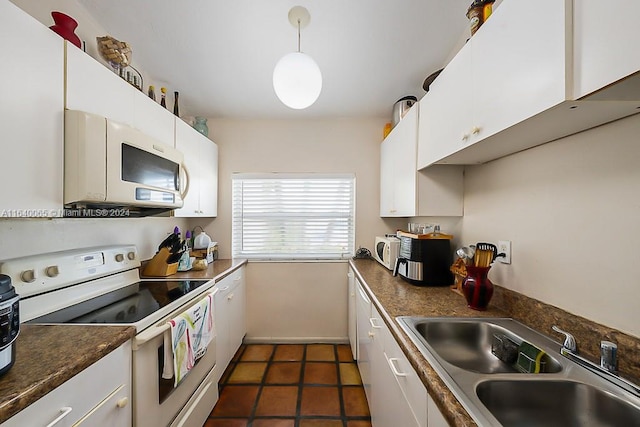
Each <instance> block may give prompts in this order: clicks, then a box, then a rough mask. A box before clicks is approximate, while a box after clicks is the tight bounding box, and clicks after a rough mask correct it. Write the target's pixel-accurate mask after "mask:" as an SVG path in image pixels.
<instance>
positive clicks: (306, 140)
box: [191, 118, 407, 341]
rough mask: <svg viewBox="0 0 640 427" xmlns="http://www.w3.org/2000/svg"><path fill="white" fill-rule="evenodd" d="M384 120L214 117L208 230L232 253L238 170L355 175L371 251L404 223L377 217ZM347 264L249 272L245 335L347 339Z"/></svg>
mask: <svg viewBox="0 0 640 427" xmlns="http://www.w3.org/2000/svg"><path fill="white" fill-rule="evenodd" d="M385 121H386V120H385V118H379V119H337V120H299V121H284V120H282V121H278V120H271V121H267V120H230V119H225V120H209V122H208V126H209V136H210V137H211V138H212V139H213V140H214V141H215V142H216V143H217V144H218V149H219V158H220V162H219V168H220V169H219V184H218V187H219V188H218V194H219V201H218V203H219V205H218V217H217V218H216V219H215V220H213V221H210V222H209V223H206V222H205V221H204V220H192V221H191V225H192V226H195V225H201V226H204V227H205V230H206V231H207V234H209V235H210V236H211V237H212V238H213V239H214V240H216V241H218V242H219V250H220V255H221V257H223V258H228V257H230V256H231V174H232V173H233V172H320V173H354V174H355V175H356V197H357V201H356V247H359V246H363V247H366V248H368V249H370V250H372V249H373V242H374V239H375V236H376V235H381V234H384V233H387V232H393V231H395V230H396V229H397V228H401V227H402V225H403V224H406V222H407V221H406V219H395V220H383V219H381V218H380V217H379V216H378V212H379V192H380V182H379V168H380V166H379V165H380V154H379V144H380V142H381V141H382V129H383V126H384V123H385ZM346 274H347V267H346V264H345V263H251V264H249V269H248V274H247V276H248V280H247V283H248V293H247V294H248V305H249V309H248V316H249V317H248V338H255V337H269V338H270V339H272V340H276V341H277V340H289V341H292V340H296V339H300V338H305V337H306V338H309V337H314V338H316V339H330V338H335V337H343V338H345V337H346V336H347V328H346V317H347V311H346V310H347V306H346V301H347V276H346Z"/></svg>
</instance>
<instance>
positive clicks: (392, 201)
mask: <svg viewBox="0 0 640 427" xmlns="http://www.w3.org/2000/svg"><path fill="white" fill-rule="evenodd" d="M422 113H423V112H422V110H421V105H419V104H416V105H414V106H413V107H411V109H410V110H409V111H408V112H407V114H406V115H405V117H404V118H403V119H402V121H401V122H400V123H398V125H396V127H395V128H394V129H393V131H391V133H390V134H389V135H388V136H387V138H386V139H385V140H384V141H383V142H382V144H381V146H380V216H381V217H412V216H460V215H462V209H463V207H462V206H463V204H462V202H463V191H464V188H463V170H462V168H460V167H457V166H446V165H444V166H436V167H431V168H428V169H425V170H421V171H418V170H416V156H417V149H418V148H417V144H418V122H419V120H421V119H419V117H421V116H422Z"/></svg>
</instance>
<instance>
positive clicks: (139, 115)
mask: <svg viewBox="0 0 640 427" xmlns="http://www.w3.org/2000/svg"><path fill="white" fill-rule="evenodd" d="M121 80H122V79H121ZM123 82H124V81H123ZM131 89H133V123H132V125H133V127H134V128H136V129H138V130H140V131H142V132H144V133H145V134H147V135H149V136H151V137H152V138H155V139H157V140H158V141H162V142H164V143H165V144H167V145H171V146H173V145H174V126H175V116H174V115H173V113H171V112H169V111H168V110H167V109H166V108H164V107H162V106H160V104H158V103H157V102H155V101H153V100H151V99H150V98H149V97H148V96H147V95H145V94H144V93H142V92H140V91H139V90H136V89H134V88H133V87H131Z"/></svg>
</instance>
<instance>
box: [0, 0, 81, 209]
mask: <svg viewBox="0 0 640 427" xmlns="http://www.w3.org/2000/svg"><path fill="white" fill-rule="evenodd" d="M0 46H1V47H2V54H3V56H4V58H5V64H4V67H3V70H2V79H0V92H1V93H2V97H3V101H2V102H1V103H0V116H1V117H2V127H1V128H2V140H3V143H2V145H3V146H2V153H3V158H4V159H5V162H4V164H3V165H2V168H1V171H0V179H2V182H3V183H4V185H3V188H2V200H1V201H0V217H3V218H6V217H55V216H61V215H62V212H61V210H62V205H63V200H62V198H63V175H62V174H63V172H62V170H63V145H64V142H63V124H64V116H63V108H64V64H63V61H64V43H63V39H62V38H60V36H58V35H57V34H55V33H54V32H53V31H51V30H50V29H49V28H47V27H45V26H44V25H42V24H41V23H40V22H38V21H36V20H35V19H34V18H33V17H31V16H29V15H28V14H27V13H25V12H24V11H22V10H21V9H19V8H18V7H17V6H15V5H14V4H13V3H11V2H9V1H2V2H0ZM74 48H75V46H74Z"/></svg>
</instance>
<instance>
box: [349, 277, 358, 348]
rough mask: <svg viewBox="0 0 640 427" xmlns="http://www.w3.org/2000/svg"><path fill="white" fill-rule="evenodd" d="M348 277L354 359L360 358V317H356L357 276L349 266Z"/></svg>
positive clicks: (350, 331) (350, 335) (351, 343)
mask: <svg viewBox="0 0 640 427" xmlns="http://www.w3.org/2000/svg"><path fill="white" fill-rule="evenodd" d="M347 279H348V281H349V286H348V292H349V293H348V295H347V298H348V299H349V302H348V310H347V313H348V314H347V323H348V325H349V345H350V346H351V355H352V356H353V360H358V351H357V350H358V334H357V328H358V326H357V325H358V323H357V322H358V319H357V317H356V292H357V291H356V276H355V273H354V272H353V269H352V268H351V267H349V273H347Z"/></svg>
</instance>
